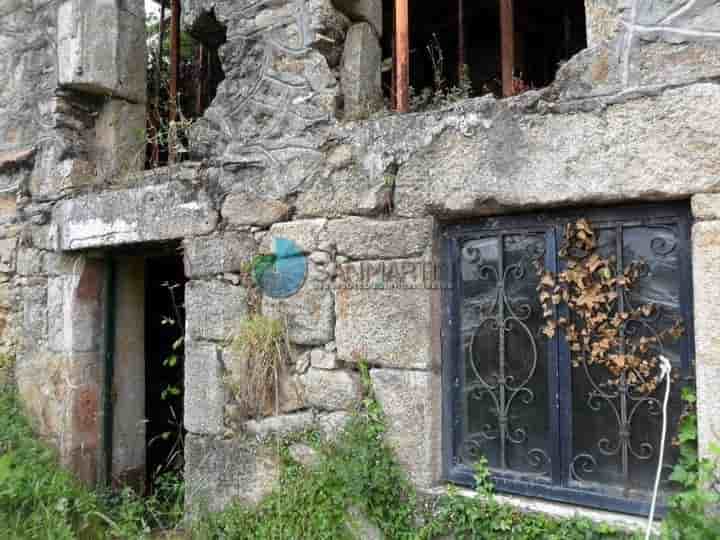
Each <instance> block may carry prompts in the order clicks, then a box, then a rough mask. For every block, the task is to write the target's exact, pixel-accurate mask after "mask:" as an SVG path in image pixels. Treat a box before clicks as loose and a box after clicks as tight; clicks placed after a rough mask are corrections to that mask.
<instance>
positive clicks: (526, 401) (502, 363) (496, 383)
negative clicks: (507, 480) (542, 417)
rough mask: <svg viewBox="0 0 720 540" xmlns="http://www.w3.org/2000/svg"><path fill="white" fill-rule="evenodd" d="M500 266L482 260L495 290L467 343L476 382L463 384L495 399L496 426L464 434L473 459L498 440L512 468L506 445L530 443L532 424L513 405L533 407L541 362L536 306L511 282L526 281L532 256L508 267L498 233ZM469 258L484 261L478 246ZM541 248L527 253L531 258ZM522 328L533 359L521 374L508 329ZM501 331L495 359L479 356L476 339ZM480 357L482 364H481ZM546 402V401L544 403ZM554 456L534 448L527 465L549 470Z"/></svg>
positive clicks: (478, 396) (482, 275)
mask: <svg viewBox="0 0 720 540" xmlns="http://www.w3.org/2000/svg"><path fill="white" fill-rule="evenodd" d="M497 241H498V263H497V266H495V265H490V264H480V265H479V267H478V268H477V276H478V279H479V280H481V281H489V282H494V284H495V291H494V294H493V295H492V300H491V301H490V302H489V303H488V304H486V305H485V306H483V307H481V308H480V309H479V313H478V319H477V322H476V326H475V330H474V332H473V333H472V336H471V338H470V340H469V342H468V343H467V349H466V352H465V357H466V359H467V360H466V362H467V364H468V365H469V366H470V369H471V371H472V374H473V377H474V379H473V382H472V383H470V384H468V385H467V386H466V387H465V393H466V396H467V399H469V400H477V401H481V400H484V399H486V398H488V399H489V401H490V403H491V408H492V412H493V413H494V414H495V416H496V418H497V423H496V425H491V424H487V423H486V424H484V425H483V426H482V428H481V429H480V430H479V431H478V432H476V433H469V434H466V435H465V439H464V442H463V451H464V453H465V455H466V456H467V457H469V458H470V459H476V458H477V457H478V456H479V454H480V453H481V452H482V447H483V444H484V443H485V442H488V441H497V442H498V444H499V447H500V449H499V455H500V463H499V467H500V468H501V469H509V468H511V467H510V464H509V462H508V445H525V444H526V443H527V442H528V439H529V437H528V427H527V426H514V425H512V420H511V411H512V410H513V407H517V406H520V405H521V404H522V405H526V406H530V405H532V404H533V403H534V402H535V392H534V391H533V390H532V389H531V388H530V387H529V384H530V382H531V381H532V379H533V377H534V375H535V373H536V371H537V365H538V349H537V343H536V341H535V336H534V335H533V332H532V330H531V329H530V327H529V326H528V324H527V322H528V320H529V319H530V317H531V316H532V314H533V307H532V305H531V304H530V303H529V302H528V301H526V300H523V299H514V300H513V299H511V298H510V296H509V295H508V290H507V289H508V288H507V285H508V284H509V282H510V281H511V280H516V281H522V280H523V279H525V278H526V276H527V273H528V268H527V267H528V266H529V260H525V261H524V262H520V263H514V264H510V265H507V266H505V264H504V256H503V248H504V242H503V235H499V236H498V238H497ZM464 255H465V261H466V262H469V263H478V262H479V261H481V260H482V257H481V252H480V250H479V249H478V248H473V247H469V248H467V249H466V250H465V251H464ZM532 256H534V257H535V258H537V256H538V253H537V252H535V253H532V252H528V258H530V257H532ZM514 330H519V331H520V333H521V335H523V336H525V338H526V339H527V343H528V344H529V350H530V362H529V365H528V366H527V369H526V372H525V373H524V374H523V375H522V376H516V375H511V374H509V373H508V369H507V367H508V351H507V340H508V334H509V333H510V332H512V331H514ZM486 331H490V332H492V333H495V334H496V335H497V345H498V354H497V358H477V357H476V356H475V354H474V351H475V349H476V344H477V342H478V340H480V339H484V336H483V335H482V334H484V332H486ZM479 362H482V363H483V364H484V365H483V366H481V365H480V364H479ZM489 362H496V363H497V369H496V370H494V371H493V372H492V373H491V374H490V375H487V374H485V375H484V374H483V372H484V370H483V367H485V368H487V363H489ZM541 406H543V405H541ZM550 461H551V460H550V456H549V455H548V454H547V452H546V451H545V450H543V449H541V448H531V449H529V450H528V451H527V454H526V465H528V466H529V467H530V468H531V469H533V470H537V471H540V472H545V471H546V470H547V469H548V468H549V464H550Z"/></svg>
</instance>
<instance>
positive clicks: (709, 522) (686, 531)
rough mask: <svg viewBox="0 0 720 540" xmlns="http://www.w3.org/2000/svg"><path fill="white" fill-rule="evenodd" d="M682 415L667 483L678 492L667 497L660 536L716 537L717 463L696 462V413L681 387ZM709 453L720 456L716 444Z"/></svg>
mask: <svg viewBox="0 0 720 540" xmlns="http://www.w3.org/2000/svg"><path fill="white" fill-rule="evenodd" d="M682 397H683V401H684V402H685V412H684V413H683V416H682V418H681V420H680V427H679V429H678V441H677V444H678V445H679V446H680V459H679V460H678V463H677V464H676V465H675V467H674V468H673V472H672V474H671V475H670V480H671V481H673V482H675V483H676V484H678V485H679V486H680V489H681V491H680V492H679V493H678V494H677V495H674V496H673V497H671V498H670V509H669V511H668V514H667V516H666V518H665V520H664V522H663V537H664V538H668V539H673V540H674V539H678V540H680V539H682V540H704V539H707V538H720V517H718V515H717V514H716V510H713V508H715V509H716V508H717V505H718V504H720V492H718V485H719V480H720V479H719V478H718V467H717V463H716V461H717V460H711V459H707V458H706V459H700V458H699V457H698V450H697V442H698V431H697V412H696V410H695V403H696V397H695V393H694V392H693V391H691V390H690V389H689V388H683V393H682ZM711 451H712V452H713V453H714V454H715V455H716V456H720V448H718V447H717V445H713V446H712V447H711Z"/></svg>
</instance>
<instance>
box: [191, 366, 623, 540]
mask: <svg viewBox="0 0 720 540" xmlns="http://www.w3.org/2000/svg"><path fill="white" fill-rule="evenodd" d="M361 379H362V381H363V386H364V389H365V395H364V398H363V400H362V403H361V406H360V407H359V408H358V410H357V411H356V413H355V415H354V417H353V419H352V420H351V422H350V424H349V426H348V427H347V428H346V430H345V431H344V432H343V434H341V435H340V437H339V438H338V440H337V441H336V442H334V443H330V444H325V445H321V446H319V449H320V452H321V458H320V461H319V463H318V464H317V465H316V466H315V467H314V468H313V469H312V470H309V469H307V468H306V467H304V466H302V465H300V464H298V463H295V462H293V461H292V460H291V459H289V457H288V455H287V452H284V453H283V455H284V456H285V460H284V470H283V474H282V477H281V480H280V483H279V485H278V487H277V489H276V490H275V491H274V492H273V493H272V494H271V495H270V496H268V497H267V498H266V499H265V500H264V501H263V502H261V503H260V504H259V506H258V507H257V508H255V509H250V508H247V507H243V506H240V505H233V506H231V507H230V508H228V509H227V510H225V511H224V512H222V513H218V514H213V515H208V516H207V517H205V518H204V519H201V520H199V521H198V522H197V523H195V525H194V528H193V531H192V535H191V536H192V538H197V539H201V538H202V539H218V540H219V539H233V540H250V539H265V538H282V539H286V538H287V539H289V538H303V539H307V540H315V539H317V540H325V539H327V540H330V539H332V540H336V539H337V540H344V539H352V538H358V536H355V535H356V534H357V531H356V530H355V526H354V525H353V518H352V517H351V516H350V514H351V511H352V510H356V511H359V512H360V513H361V514H363V515H364V516H366V517H367V518H368V519H369V520H370V521H371V522H372V523H373V524H374V525H375V526H377V528H378V529H379V530H380V531H381V532H382V533H383V535H384V537H385V538H387V539H388V540H410V539H413V540H431V539H434V538H440V537H442V536H444V535H454V536H453V537H454V538H467V539H470V538H472V539H475V538H477V539H506V538H513V539H519V540H534V539H537V540H540V539H543V540H544V539H549V540H595V539H608V538H629V536H628V535H626V534H623V533H620V532H618V531H616V530H615V529H613V528H611V527H609V526H605V525H597V524H595V523H592V522H590V521H587V520H569V521H558V520H553V519H551V518H548V517H545V516H543V515H534V514H531V515H528V514H523V513H521V512H519V511H517V510H514V509H511V508H509V507H507V506H504V505H502V504H500V503H498V502H497V501H495V500H494V498H493V486H492V482H491V480H490V473H489V470H488V468H487V462H486V461H484V460H481V461H480V463H479V464H478V466H477V469H476V483H477V496H476V497H468V496H466V495H462V494H460V492H459V490H458V489H456V488H452V487H451V488H449V490H448V493H447V495H446V496H444V497H442V498H441V499H440V501H439V503H438V505H437V507H436V510H435V511H434V512H432V513H430V514H429V515H428V516H426V519H425V524H424V525H419V524H418V519H417V518H418V504H417V495H416V493H415V491H414V490H413V488H412V486H411V484H410V483H409V481H408V480H407V477H406V475H405V473H404V471H403V469H402V467H401V466H400V465H399V464H398V462H397V461H396V459H395V457H394V453H393V452H392V450H391V448H390V447H389V446H388V445H387V444H386V443H385V442H384V440H385V437H384V436H385V432H386V422H385V416H384V414H383V410H382V407H381V406H380V404H379V402H378V401H377V399H376V398H375V395H374V392H373V389H372V385H371V382H370V376H369V373H368V370H367V368H366V367H365V366H364V365H361ZM353 533H355V535H354V534H353Z"/></svg>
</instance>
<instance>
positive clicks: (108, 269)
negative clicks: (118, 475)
mask: <svg viewBox="0 0 720 540" xmlns="http://www.w3.org/2000/svg"><path fill="white" fill-rule="evenodd" d="M105 287H106V291H105V337H104V339H105V362H104V370H103V372H104V378H103V379H104V380H103V449H104V453H105V456H104V457H105V462H104V465H105V470H104V471H103V472H104V482H105V484H106V485H111V484H112V462H113V413H114V407H113V384H114V383H113V378H114V374H115V261H114V260H113V259H112V258H111V257H108V258H107V259H106V260H105Z"/></svg>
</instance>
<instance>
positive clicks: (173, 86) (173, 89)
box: [168, 0, 181, 163]
mask: <svg viewBox="0 0 720 540" xmlns="http://www.w3.org/2000/svg"><path fill="white" fill-rule="evenodd" d="M171 9H172V12H171V15H170V96H169V99H170V103H169V104H168V110H169V111H170V114H169V115H168V127H169V130H170V133H169V136H168V144H169V145H170V148H169V149H168V150H169V152H168V161H169V162H170V163H174V162H175V161H176V158H177V156H176V152H175V147H176V141H175V130H174V129H173V127H172V122H175V121H176V120H177V112H178V109H179V107H180V104H179V103H178V81H179V78H180V10H181V8H180V0H172V8H171Z"/></svg>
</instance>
